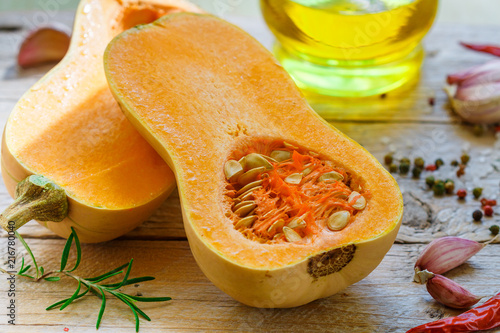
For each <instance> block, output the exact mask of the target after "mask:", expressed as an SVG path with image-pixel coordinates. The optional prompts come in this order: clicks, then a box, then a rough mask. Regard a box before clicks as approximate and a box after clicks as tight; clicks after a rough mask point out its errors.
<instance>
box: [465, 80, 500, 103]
mask: <svg viewBox="0 0 500 333" xmlns="http://www.w3.org/2000/svg"><path fill="white" fill-rule="evenodd" d="M495 97H496V98H498V97H500V82H484V83H479V84H475V85H469V86H464V85H460V86H458V87H457V91H456V93H455V99H458V100H460V101H483V100H487V99H491V98H495Z"/></svg>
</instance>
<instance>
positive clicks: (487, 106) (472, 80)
mask: <svg viewBox="0 0 500 333" xmlns="http://www.w3.org/2000/svg"><path fill="white" fill-rule="evenodd" d="M447 81H448V83H449V84H450V85H449V86H446V87H444V90H445V91H446V93H447V94H448V98H449V99H450V103H451V106H452V108H453V110H455V112H456V113H457V114H458V115H459V116H460V117H462V118H463V119H465V120H466V121H468V122H470V123H474V124H489V123H497V122H500V60H493V61H489V62H487V63H485V64H482V65H480V66H475V67H472V68H468V69H465V70H462V71H460V72H458V73H454V74H451V75H448V77H447Z"/></svg>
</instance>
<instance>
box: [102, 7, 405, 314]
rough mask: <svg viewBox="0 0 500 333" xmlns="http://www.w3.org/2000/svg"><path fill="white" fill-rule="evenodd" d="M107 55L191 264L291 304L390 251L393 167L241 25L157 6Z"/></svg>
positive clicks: (230, 284)
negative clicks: (173, 198) (312, 101)
mask: <svg viewBox="0 0 500 333" xmlns="http://www.w3.org/2000/svg"><path fill="white" fill-rule="evenodd" d="M104 67H105V71H106V75H107V78H108V82H109V84H110V87H111V91H112V93H113V95H114V96H115V98H116V100H117V101H118V103H119V104H120V106H121V108H122V110H123V111H124V112H125V114H126V115H127V117H128V118H129V119H130V121H131V122H132V123H133V124H134V126H135V127H136V128H137V129H138V130H139V131H140V132H141V133H142V134H143V135H144V136H145V137H146V139H147V140H148V141H149V142H150V144H151V145H152V146H153V147H154V148H155V149H156V150H157V151H158V152H159V154H160V155H161V156H162V157H163V158H164V159H165V161H167V163H168V164H169V166H170V167H171V168H172V169H173V170H174V172H175V175H176V179H177V185H178V188H179V195H180V198H181V204H182V211H183V218H184V226H185V229H186V234H187V236H188V240H189V244H190V247H191V250H192V252H193V254H194V257H195V258H196V261H197V263H198V264H199V266H200V267H201V269H202V270H203V272H204V273H205V274H206V276H207V277H208V278H209V279H210V280H211V281H212V282H213V283H214V284H215V285H216V286H218V287H219V288H220V289H222V290H223V291H225V292H226V293H228V294H229V295H231V296H232V297H234V298H235V299H237V300H238V301H240V302H242V303H245V304H248V305H250V306H256V307H293V306H298V305H301V304H305V303H308V302H311V301H313V300H315V299H318V298H321V297H326V296H329V295H332V294H334V293H336V292H338V291H339V290H341V289H344V288H346V287H347V286H349V285H350V284H352V283H355V282H356V281H359V280H361V279H362V278H364V277H365V276H367V275H368V274H369V273H370V272H371V271H372V270H373V269H374V268H375V267H376V266H377V265H378V264H379V263H380V261H381V260H382V258H383V257H384V255H385V254H386V252H387V251H388V250H389V249H390V247H391V245H392V244H393V241H394V239H395V237H396V234H397V231H398V229H399V226H400V222H401V216H402V212H403V201H402V196H401V193H400V191H399V188H398V186H397V184H396V182H395V181H394V179H393V178H392V177H391V175H390V174H389V173H388V172H386V170H385V169H384V168H383V167H382V166H381V165H380V164H379V163H378V161H377V160H376V159H375V158H374V157H373V156H372V155H370V154H369V153H368V152H367V151H366V150H365V149H363V148H362V147H361V146H360V145H358V144H357V143H356V142H354V141H353V140H351V139H349V138H348V137H346V136H345V135H344V134H342V133H341V132H339V131H338V130H336V129H335V128H333V127H331V126H329V125H328V123H326V122H325V121H324V120H322V119H321V118H320V117H319V116H318V115H317V114H316V113H315V112H314V111H313V110H312V109H311V107H310V106H309V105H308V104H307V102H306V100H305V99H304V97H303V96H302V94H301V93H300V91H299V90H298V89H297V87H296V86H295V84H294V83H293V81H292V79H291V78H290V76H289V75H288V74H287V73H286V72H285V71H284V70H283V68H282V67H281V66H280V65H279V64H278V63H277V62H276V60H275V59H274V58H273V57H272V55H271V54H270V53H269V52H268V51H267V50H266V49H265V48H264V47H262V46H261V45H260V44H259V43H258V42H257V41H255V40H254V39H253V38H252V37H250V36H249V35H247V34H246V33H245V32H244V31H242V30H240V29H239V28H237V27H235V26H233V25H231V24H229V23H227V22H224V21H222V20H221V19H218V18H215V17H212V16H208V15H196V14H187V13H185V14H183V13H181V14H174V15H169V16H165V17H163V18H160V19H159V20H157V21H156V22H154V23H152V24H149V25H145V26H141V27H137V28H133V29H130V30H128V31H126V32H124V33H122V34H120V35H119V36H117V37H116V38H115V39H113V41H112V42H111V43H110V44H109V46H108V48H107V50H106V52H105V55H104Z"/></svg>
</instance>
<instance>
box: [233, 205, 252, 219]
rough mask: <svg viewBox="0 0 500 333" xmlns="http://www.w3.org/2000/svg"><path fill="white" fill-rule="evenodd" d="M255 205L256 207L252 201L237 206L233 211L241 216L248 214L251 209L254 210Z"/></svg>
mask: <svg viewBox="0 0 500 333" xmlns="http://www.w3.org/2000/svg"><path fill="white" fill-rule="evenodd" d="M255 207H257V204H256V203H255V202H254V203H251V204H247V205H244V206H241V207H239V208H238V209H237V210H235V211H234V213H235V214H236V215H238V216H239V217H243V216H246V215H248V214H249V213H250V212H251V211H252V210H254V208H255Z"/></svg>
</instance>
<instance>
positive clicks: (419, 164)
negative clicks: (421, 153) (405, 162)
mask: <svg viewBox="0 0 500 333" xmlns="http://www.w3.org/2000/svg"><path fill="white" fill-rule="evenodd" d="M413 164H415V166H416V167H417V168H420V169H423V168H424V167H425V161H424V159H423V158H422V157H417V158H416V159H415V160H414V161H413Z"/></svg>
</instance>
